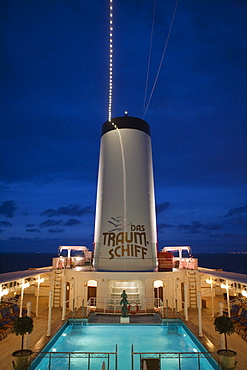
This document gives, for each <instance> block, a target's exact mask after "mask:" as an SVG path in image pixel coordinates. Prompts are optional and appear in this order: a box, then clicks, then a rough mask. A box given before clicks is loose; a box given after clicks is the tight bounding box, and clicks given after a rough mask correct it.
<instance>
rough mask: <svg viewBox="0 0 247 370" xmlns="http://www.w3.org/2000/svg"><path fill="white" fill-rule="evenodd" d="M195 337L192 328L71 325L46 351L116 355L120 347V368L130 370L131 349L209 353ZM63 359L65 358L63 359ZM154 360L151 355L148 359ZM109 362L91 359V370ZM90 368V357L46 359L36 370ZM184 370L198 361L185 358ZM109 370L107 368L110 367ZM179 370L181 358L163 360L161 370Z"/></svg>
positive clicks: (206, 369)
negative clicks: (191, 331)
mask: <svg viewBox="0 0 247 370" xmlns="http://www.w3.org/2000/svg"><path fill="white" fill-rule="evenodd" d="M196 342H197V340H196V339H195V338H193V336H190V335H189V332H188V329H186V328H185V327H183V325H177V324H171V325H170V326H168V327H167V326H166V325H128V324H124V325H123V324H122V325H121V324H114V325H113V324H111V325H99V324H87V325H83V326H82V325H67V326H65V329H64V330H63V331H62V332H60V335H59V336H58V338H57V339H56V340H55V341H54V340H52V341H51V343H50V345H49V344H48V346H49V347H48V346H47V347H46V348H45V349H44V352H52V353H53V354H52V355H53V356H58V355H59V353H60V352H115V350H116V344H117V352H118V355H117V365H118V366H117V369H118V370H126V369H130V370H131V368H132V367H131V366H132V362H131V361H132V357H131V348H132V345H133V348H134V352H156V353H158V352H194V353H195V354H196V353H198V352H206V350H205V348H204V347H202V345H201V344H200V343H199V342H198V343H196ZM60 357H63V356H60ZM148 357H150V356H148ZM103 361H105V363H106V365H108V360H107V359H102V358H91V359H90V370H96V369H97V370H99V369H101V366H102V362H103ZM133 361H134V366H133V369H134V370H137V369H140V358H139V355H135V356H134V360H133ZM83 366H85V368H86V369H88V358H76V357H73V358H71V359H69V360H68V358H52V360H51V361H50V364H49V359H48V358H44V359H43V360H41V362H40V363H39V364H38V365H36V367H33V366H32V367H31V369H32V370H33V369H35V370H47V369H51V370H53V369H71V370H77V369H78V370H79V369H82V368H84V367H83ZM180 366H181V367H180V368H181V369H197V368H198V367H197V366H198V359H197V358H186V359H184V358H182V359H181V363H180ZM106 368H107V366H106ZM109 368H110V369H111V370H115V369H116V359H115V356H114V355H110V360H109ZM165 368H166V369H168V368H169V369H171V370H172V369H178V368H179V367H178V359H177V358H162V359H161V369H165ZM215 368H216V367H215V366H214V364H213V361H211V363H210V362H209V361H208V360H207V359H205V358H202V359H200V369H201V370H212V369H215Z"/></svg>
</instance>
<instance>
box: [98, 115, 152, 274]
mask: <svg viewBox="0 0 247 370" xmlns="http://www.w3.org/2000/svg"><path fill="white" fill-rule="evenodd" d="M94 244H95V249H94V267H95V269H96V270H98V271H154V269H155V268H156V264H157V262H156V255H157V253H156V248H157V232H156V214H155V199H154V182H153V164H152V148H151V138H150V128H149V125H148V123H147V122H145V121H143V120H141V119H139V118H135V117H128V116H124V117H117V118H113V119H112V121H111V122H109V121H107V122H105V123H104V125H103V126H102V138H101V147H100V161H99V173H98V189H97V202H96V216H95V233H94Z"/></svg>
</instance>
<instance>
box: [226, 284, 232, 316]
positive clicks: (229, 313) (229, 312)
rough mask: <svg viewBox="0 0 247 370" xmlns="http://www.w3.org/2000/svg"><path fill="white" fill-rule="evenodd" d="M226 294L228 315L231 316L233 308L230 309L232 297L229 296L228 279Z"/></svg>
mask: <svg viewBox="0 0 247 370" xmlns="http://www.w3.org/2000/svg"><path fill="white" fill-rule="evenodd" d="M226 296H227V310H228V316H229V317H231V309H230V302H229V301H230V299H229V298H230V297H229V285H228V281H227V280H226Z"/></svg>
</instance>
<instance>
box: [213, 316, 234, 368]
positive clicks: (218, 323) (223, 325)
mask: <svg viewBox="0 0 247 370" xmlns="http://www.w3.org/2000/svg"><path fill="white" fill-rule="evenodd" d="M214 326H215V330H216V331H218V332H219V333H220V334H224V337H225V349H220V350H219V351H217V353H218V355H219V360H220V365H221V367H222V369H226V370H227V369H229V370H230V369H231V370H233V369H235V367H236V363H237V362H236V361H235V356H236V355H237V353H236V352H235V351H231V350H230V349H228V347H227V335H231V334H233V333H234V332H235V329H234V323H233V321H232V320H231V318H230V317H228V316H218V317H216V319H215V320H214Z"/></svg>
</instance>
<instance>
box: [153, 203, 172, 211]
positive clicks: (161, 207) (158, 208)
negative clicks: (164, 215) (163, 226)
mask: <svg viewBox="0 0 247 370" xmlns="http://www.w3.org/2000/svg"><path fill="white" fill-rule="evenodd" d="M170 204H171V203H170V202H163V203H160V204H158V205H157V206H156V212H157V213H161V212H163V211H166V210H167V208H169V207H170Z"/></svg>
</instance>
